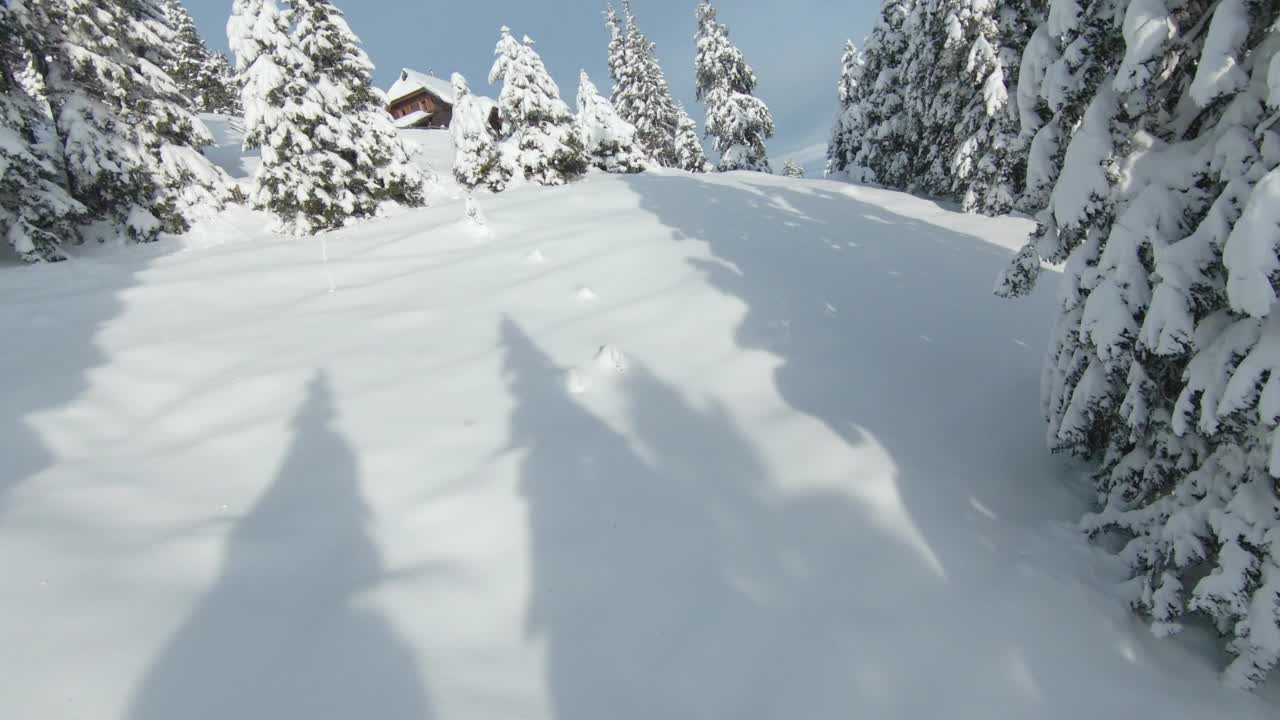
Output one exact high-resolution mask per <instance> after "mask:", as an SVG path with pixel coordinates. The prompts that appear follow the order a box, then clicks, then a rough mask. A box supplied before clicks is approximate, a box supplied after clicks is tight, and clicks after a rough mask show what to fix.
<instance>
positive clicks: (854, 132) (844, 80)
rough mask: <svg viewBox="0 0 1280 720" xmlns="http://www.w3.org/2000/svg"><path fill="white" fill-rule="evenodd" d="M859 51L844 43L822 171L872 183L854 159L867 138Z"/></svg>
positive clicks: (852, 45) (836, 176)
mask: <svg viewBox="0 0 1280 720" xmlns="http://www.w3.org/2000/svg"><path fill="white" fill-rule="evenodd" d="M864 68H865V63H864V62H863V59H862V53H861V52H859V51H858V47H857V46H856V45H854V44H853V41H852V40H849V41H847V42H846V43H845V46H844V55H842V56H841V58H840V81H839V82H838V83H837V84H836V100H837V105H836V117H835V121H834V122H832V124H831V139H830V140H829V141H828V142H827V164H826V168H825V169H824V171H823V174H824V175H826V176H827V177H833V178H847V179H849V180H852V181H854V182H874V181H875V178H874V176H872V174H871V172H870V171H869V170H867V169H866V168H860V167H858V166H857V164H856V159H857V157H858V155H859V154H860V153H862V146H863V143H865V142H866V140H867V126H866V122H865V120H864V118H863V115H862V112H863V110H862V101H863V95H864V91H865V86H864V85H863V69H864Z"/></svg>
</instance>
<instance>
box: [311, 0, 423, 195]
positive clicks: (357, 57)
mask: <svg viewBox="0 0 1280 720" xmlns="http://www.w3.org/2000/svg"><path fill="white" fill-rule="evenodd" d="M290 4H291V6H292V7H293V8H294V10H295V13H296V17H297V21H298V24H297V27H296V28H295V29H294V33H293V35H294V38H295V39H296V40H297V43H298V48H299V50H301V52H302V53H303V54H304V55H306V56H307V57H308V58H309V59H310V60H311V69H312V74H311V75H310V76H309V77H308V78H307V79H308V82H309V83H310V84H311V85H313V86H315V87H318V88H319V89H320V90H321V92H320V97H321V98H322V99H323V101H324V112H325V115H326V120H327V122H326V125H327V129H328V130H329V131H330V132H331V133H332V135H333V137H332V139H331V140H329V141H330V142H333V143H334V146H335V149H336V152H337V154H338V155H339V156H341V157H342V159H343V160H345V161H346V163H347V164H348V165H349V166H350V167H351V171H350V175H349V179H348V181H347V190H348V191H349V192H350V194H351V196H352V198H353V199H354V201H355V203H356V206H355V208H354V210H353V209H348V210H347V213H348V214H349V215H353V216H357V217H358V216H363V215H370V214H373V212H374V211H375V210H376V208H377V206H378V204H379V203H383V202H396V203H399V204H401V205H407V206H410V207H416V206H420V205H422V204H423V202H424V200H423V182H424V178H423V172H422V170H421V169H420V168H418V166H417V165H415V164H414V163H413V162H412V160H411V159H410V152H409V150H408V148H407V147H406V146H405V144H404V141H403V140H401V139H400V135H399V133H398V132H397V131H396V128H395V125H394V124H393V123H392V121H391V117H390V116H389V115H388V114H387V112H386V108H385V107H384V104H383V98H382V95H381V93H379V92H378V91H377V90H375V89H374V88H373V63H371V62H370V61H369V57H368V55H366V54H365V52H364V50H363V49H362V48H361V47H360V38H359V37H357V36H356V34H355V33H354V32H352V30H351V27H350V26H349V25H348V24H347V21H346V18H344V17H343V15H342V12H341V11H340V10H338V9H337V8H336V7H334V5H333V4H332V2H330V0H290ZM319 139H320V140H321V141H325V140H326V138H324V137H323V136H322V137H321V138H319Z"/></svg>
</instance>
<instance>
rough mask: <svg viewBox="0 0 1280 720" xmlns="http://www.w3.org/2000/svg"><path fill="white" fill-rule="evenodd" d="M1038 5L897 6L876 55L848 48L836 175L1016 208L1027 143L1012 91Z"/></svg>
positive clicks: (873, 50) (934, 0)
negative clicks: (1020, 127) (1020, 130)
mask: <svg viewBox="0 0 1280 720" xmlns="http://www.w3.org/2000/svg"><path fill="white" fill-rule="evenodd" d="M1038 6H1039V5H1038V3H1035V2H1032V3H1027V2H1023V1H1022V0H1017V1H1015V0H886V1H885V2H884V4H883V5H882V8H881V18H880V21H879V22H878V24H877V25H876V26H875V28H874V29H873V31H872V34H871V36H870V38H868V41H867V46H866V49H865V51H864V52H863V53H859V52H858V51H857V50H856V48H854V47H853V45H852V44H849V45H848V46H846V49H845V55H844V57H843V59H842V63H841V66H842V67H841V80H840V85H839V97H840V108H839V111H838V113H837V116H836V120H835V123H834V125H833V128H832V136H831V140H830V142H829V144H828V173H829V174H834V175H837V176H841V177H846V178H849V179H853V180H856V181H861V182H869V181H875V182H878V183H880V184H882V185H885V186H888V187H893V188H899V189H903V190H907V191H909V192H917V193H923V194H927V195H931V196H935V197H943V198H954V199H956V200H959V201H960V202H961V203H962V204H963V207H964V208H965V209H966V210H968V211H975V212H983V213H988V214H1001V213H1006V212H1008V211H1009V210H1011V209H1012V206H1013V204H1014V201H1015V199H1016V198H1017V197H1018V196H1019V195H1020V193H1021V185H1022V178H1023V177H1024V175H1025V171H1024V167H1025V157H1026V147H1027V143H1026V142H1023V141H1022V140H1021V138H1020V137H1019V133H1018V122H1019V118H1020V111H1019V108H1018V104H1017V102H1016V98H1015V97H1014V94H1013V93H1012V92H1011V88H1012V87H1013V86H1014V85H1015V84H1016V83H1017V82H1018V77H1019V65H1018V60H1019V58H1020V56H1021V54H1022V49H1023V48H1024V47H1025V46H1026V43H1027V38H1028V37H1029V36H1030V35H1031V31H1032V28H1033V25H1034V22H1033V19H1034V15H1035V13H1036V12H1037V10H1036V8H1037V7H1038Z"/></svg>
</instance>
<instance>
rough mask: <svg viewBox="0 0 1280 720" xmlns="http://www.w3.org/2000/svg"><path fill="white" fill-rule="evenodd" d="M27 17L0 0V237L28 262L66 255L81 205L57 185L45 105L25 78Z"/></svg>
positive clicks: (53, 141) (54, 147) (54, 152)
mask: <svg viewBox="0 0 1280 720" xmlns="http://www.w3.org/2000/svg"><path fill="white" fill-rule="evenodd" d="M30 31H31V25H30V17H29V16H28V15H27V13H26V12H25V9H24V8H23V7H22V6H20V5H16V4H15V5H10V4H8V3H4V4H0V236H3V237H4V239H5V241H7V242H8V243H9V245H10V246H12V247H13V249H14V250H15V251H16V252H17V253H18V255H19V256H20V257H21V258H22V259H24V260H26V261H28V262H39V261H49V262H53V261H58V260H63V259H65V257H66V256H65V254H64V253H63V250H62V246H63V245H64V244H65V243H68V242H71V241H74V239H75V238H76V234H75V227H76V225H77V224H78V223H79V222H80V220H81V214H82V213H83V212H84V208H83V207H82V206H81V205H80V204H79V203H78V202H76V201H75V200H73V199H72V198H71V196H70V194H69V193H67V191H66V189H65V188H64V187H63V186H62V185H61V182H60V181H61V173H60V169H59V166H58V157H57V142H56V135H55V128H54V126H53V122H52V118H51V117H50V115H49V109H48V106H47V104H42V101H41V100H39V99H37V98H36V97H34V96H33V95H32V94H31V92H30V90H29V89H28V88H27V87H26V84H25V83H24V82H23V75H24V74H25V73H26V71H27V69H28V67H29V63H30V61H31V57H30V54H29V51H28V49H27V48H28V39H29V33H30Z"/></svg>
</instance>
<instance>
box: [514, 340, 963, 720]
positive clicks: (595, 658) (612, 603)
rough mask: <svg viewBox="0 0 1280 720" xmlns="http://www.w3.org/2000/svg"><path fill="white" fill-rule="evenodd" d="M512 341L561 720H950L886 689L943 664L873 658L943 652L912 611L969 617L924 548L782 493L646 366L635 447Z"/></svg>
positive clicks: (630, 398) (632, 384) (866, 518)
mask: <svg viewBox="0 0 1280 720" xmlns="http://www.w3.org/2000/svg"><path fill="white" fill-rule="evenodd" d="M501 334H502V345H503V348H504V352H505V369H506V372H507V378H508V384H509V388H510V390H511V392H512V394H513V395H514V397H515V398H516V403H517V405H516V408H515V410H514V412H513V414H512V417H511V424H512V427H511V438H512V443H513V445H514V446H515V447H517V448H519V449H521V450H523V451H524V452H525V455H524V459H523V464H522V466H521V469H520V478H521V481H520V482H521V485H520V489H521V492H522V493H523V494H524V496H525V499H526V502H527V505H528V513H529V528H530V534H531V539H530V544H531V548H532V549H531V554H532V560H531V562H532V567H531V575H532V581H531V582H532V589H531V594H530V601H529V602H530V607H529V616H528V622H529V632H530V634H531V636H532V637H533V638H534V639H536V640H538V641H539V642H540V643H544V647H545V651H546V657H547V661H546V667H547V675H548V679H547V682H548V684H549V689H550V694H551V699H552V707H553V711H554V712H553V716H554V717H555V718H558V719H559V720H597V719H598V718H601V717H609V718H615V719H617V720H631V719H634V720H651V718H655V717H661V718H667V719H670V720H675V719H678V718H690V719H691V720H692V719H694V718H711V717H735V718H744V719H750V718H759V719H760V720H765V719H773V718H781V717H804V718H824V717H833V718H834V717H842V718H843V717H850V716H851V715H850V713H851V712H852V713H853V716H858V715H862V714H864V713H863V711H862V710H860V709H858V710H855V709H854V708H855V707H857V706H856V705H855V703H861V704H862V705H863V706H865V705H866V693H867V692H869V690H868V688H870V689H871V690H870V692H875V693H876V694H877V695H878V696H879V697H880V699H881V700H883V702H884V705H883V706H881V707H880V708H879V710H886V709H889V708H892V709H895V710H901V711H902V712H903V715H902V716H903V717H931V716H933V715H932V714H931V713H932V711H933V710H934V709H936V708H935V707H934V706H933V704H932V702H933V701H932V700H931V699H930V696H928V695H921V694H919V693H909V692H906V693H903V692H899V690H900V689H901V687H902V685H901V683H900V682H898V681H897V680H896V679H894V680H890V679H888V678H890V676H892V675H894V674H895V673H901V674H902V676H904V677H912V678H913V682H914V679H915V678H917V677H918V676H919V674H920V673H921V672H922V671H921V669H920V668H921V666H922V665H923V666H924V672H927V671H928V665H929V664H930V661H929V658H928V657H923V658H922V657H920V656H919V655H917V654H915V653H910V654H907V653H903V652H894V653H890V654H886V655H880V656H877V654H876V653H875V649H876V648H887V647H894V646H896V645H914V646H915V647H917V648H918V647H920V646H921V645H922V644H924V643H926V642H927V641H928V637H927V636H926V635H925V633H926V632H927V628H925V627H923V626H921V627H918V628H916V629H914V630H913V629H911V628H902V627H895V626H894V625H892V624H891V623H886V622H885V620H886V618H888V617H891V616H892V613H893V608H894V606H895V603H897V602H899V599H900V598H901V597H902V595H901V594H903V593H905V594H907V595H910V596H919V597H922V598H935V599H934V600H929V599H925V600H922V601H919V602H913V605H914V607H916V608H929V609H932V610H934V611H936V612H938V613H940V614H941V615H942V616H944V617H946V616H949V615H952V614H953V613H954V611H953V610H950V609H948V608H947V607H946V605H945V604H944V603H942V602H940V599H941V597H942V595H941V593H940V590H941V588H942V587H943V584H944V581H943V580H941V579H940V578H939V577H938V575H937V573H936V572H935V570H934V569H933V568H931V567H929V566H928V565H927V564H926V563H922V562H920V559H919V558H918V557H917V556H916V554H915V552H914V551H913V550H911V549H910V548H907V547H905V546H901V545H899V544H896V543H895V542H894V541H892V540H890V539H888V538H887V537H886V536H885V535H884V534H883V533H882V531H881V530H880V529H879V528H878V526H877V524H876V523H875V522H874V520H875V518H874V517H872V516H871V515H870V514H869V513H868V512H867V510H866V509H865V508H863V507H861V506H859V505H857V504H855V503H854V502H852V501H851V500H850V499H849V498H848V497H847V496H845V495H842V494H837V493H828V492H822V491H815V492H812V493H807V494H800V495H796V494H790V493H789V494H780V493H779V492H778V491H777V490H776V489H775V488H774V481H773V479H772V478H770V473H769V471H768V470H767V469H766V468H765V467H764V466H763V465H762V463H761V460H760V459H759V458H758V457H757V456H756V453H755V452H754V450H753V448H752V447H751V443H750V441H749V440H748V439H747V438H746V437H744V436H743V435H742V434H741V433H740V432H739V431H738V430H737V428H736V427H735V426H734V423H733V421H732V419H731V418H730V417H729V415H728V414H727V412H726V411H725V410H724V409H722V408H720V407H717V406H715V405H714V404H713V405H712V406H711V407H709V408H707V409H699V408H696V407H693V406H691V405H690V404H689V403H688V402H687V401H686V400H685V399H684V398H683V397H681V396H680V394H679V393H678V392H677V391H676V390H674V389H673V388H671V387H670V386H668V385H666V384H664V383H663V382H661V381H660V380H658V379H657V378H656V377H655V376H653V375H652V374H651V373H649V372H647V371H646V370H645V369H644V368H632V369H631V370H630V371H629V372H628V374H627V376H626V378H625V379H624V380H623V381H622V382H623V392H624V394H625V397H626V401H627V403H626V404H627V408H626V409H627V417H628V427H629V435H630V437H628V436H624V435H623V434H620V433H619V432H617V431H615V430H613V429H612V428H610V427H609V426H608V425H606V424H605V423H603V422H602V421H601V420H600V419H598V418H597V417H596V416H595V415H593V414H592V413H591V412H589V411H588V410H586V409H584V408H583V407H582V406H581V405H579V404H578V403H577V402H576V401H575V400H574V399H573V398H572V397H571V396H570V395H568V394H567V392H566V391H565V390H564V388H563V374H564V372H563V370H562V369H561V368H557V367H556V366H555V365H554V364H553V362H552V361H551V360H550V358H548V357H547V356H546V355H545V354H544V353H543V352H542V351H541V350H540V349H538V348H537V347H536V346H535V345H534V343H533V341H532V340H531V339H530V338H529V337H528V336H527V335H526V334H525V333H524V332H523V331H522V330H521V329H520V328H519V327H518V326H516V325H515V324H514V323H512V322H511V321H510V320H507V321H505V322H504V324H503V327H502V333H501ZM869 564H876V565H877V566H879V565H880V564H883V565H884V567H883V568H881V569H880V570H878V571H877V573H876V580H875V583H874V584H868V583H867V582H865V579H864V578H863V576H861V575H860V573H859V572H857V570H856V568H857V567H858V566H859V565H869ZM960 620H961V619H960V618H956V619H955V621H956V622H957V623H960ZM868 716H872V717H887V716H886V715H883V714H877V713H870V714H869V715H868Z"/></svg>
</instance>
